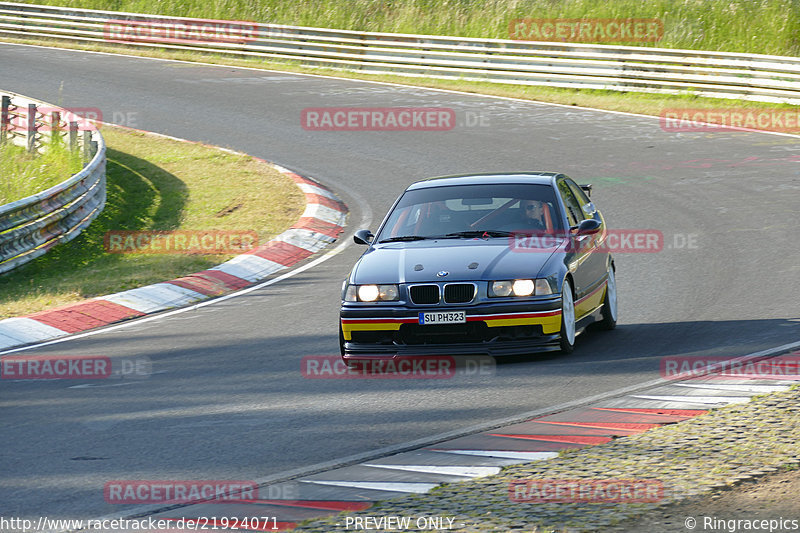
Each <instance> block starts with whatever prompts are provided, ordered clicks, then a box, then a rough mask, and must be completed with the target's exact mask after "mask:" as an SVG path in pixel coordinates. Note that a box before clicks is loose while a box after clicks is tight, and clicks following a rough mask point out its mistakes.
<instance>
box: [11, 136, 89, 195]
mask: <svg viewBox="0 0 800 533" xmlns="http://www.w3.org/2000/svg"><path fill="white" fill-rule="evenodd" d="M80 169H81V156H80V153H78V152H75V153H72V152H70V151H69V149H68V148H67V147H66V146H64V145H63V144H53V145H51V146H48V147H47V148H46V149H45V151H44V152H43V153H41V154H39V155H33V154H30V153H28V151H27V150H26V149H25V148H23V147H21V146H16V145H13V144H11V143H7V144H5V145H3V146H2V147H0V205H3V204H8V203H11V202H14V201H17V200H21V199H22V198H25V197H28V196H31V195H33V194H36V193H39V192H42V191H44V190H46V189H49V188H50V187H52V186H53V185H58V184H59V183H61V182H62V181H64V180H65V179H66V178H67V177H68V176H71V175H72V174H75V173H76V172H78V171H79V170H80Z"/></svg>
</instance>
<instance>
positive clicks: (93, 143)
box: [0, 94, 106, 274]
mask: <svg viewBox="0 0 800 533" xmlns="http://www.w3.org/2000/svg"><path fill="white" fill-rule="evenodd" d="M9 97H10V100H9ZM3 100H4V101H5V103H7V104H8V103H10V106H8V107H9V108H10V109H11V112H12V113H13V112H15V111H16V110H19V111H20V113H23V112H27V113H28V116H30V114H33V115H34V116H36V112H35V108H32V107H30V106H45V107H47V109H49V110H51V112H53V110H55V111H54V113H55V114H56V117H59V116H60V117H68V116H69V115H70V112H69V111H67V110H66V109H60V110H59V108H55V107H53V106H50V105H47V104H44V103H42V102H37V101H34V100H30V99H28V98H24V97H22V96H19V95H9V94H6V95H4V97H3ZM6 107H7V106H4V109H5V108H6ZM28 116H26V117H25V118H26V121H27V122H26V124H31V121H30V120H29V119H28ZM37 120H38V119H34V121H33V127H32V128H31V129H32V130H33V135H32V136H31V135H28V134H27V132H26V134H25V135H13V134H12V133H14V132H12V131H9V129H8V127H7V126H8V122H5V121H4V131H3V133H5V135H4V139H5V140H7V142H15V143H17V144H22V145H23V146H28V148H29V150H37V149H39V142H40V139H39V138H38V135H37V134H36V129H37V128H36V121H37ZM68 120H69V119H68ZM56 122H58V118H56ZM69 130H70V131H69V133H68V135H70V137H71V139H70V143H71V144H73V145H74V144H77V143H78V140H79V139H80V140H81V141H82V144H83V150H84V154H86V155H87V157H86V160H87V161H88V163H86V164H85V165H84V167H83V169H82V170H81V171H80V172H78V173H77V174H75V175H73V176H72V177H70V178H69V179H68V180H66V181H64V182H62V183H60V184H58V185H55V186H53V187H50V188H49V189H47V190H46V191H42V192H40V193H38V194H34V195H33V196H28V197H27V198H23V199H21V200H17V201H15V202H12V203H10V204H6V205H3V206H0V274H2V273H4V272H8V271H9V270H12V269H13V268H16V267H18V266H20V265H22V264H24V263H27V262H28V261H31V260H32V259H35V258H36V257H39V256H40V255H42V254H44V253H45V252H46V251H47V250H49V249H50V248H52V247H53V246H55V245H56V244H59V243H62V242H67V241H69V240H71V239H73V238H75V237H77V236H78V234H79V233H80V232H81V230H83V229H84V228H85V227H86V226H88V225H89V224H90V223H91V221H92V220H94V219H95V218H96V217H97V215H99V214H100V212H101V211H102V210H103V207H104V206H105V202H106V147H105V142H104V141H103V137H102V135H100V132H99V131H97V129H96V128H91V129H84V130H83V131H82V132H81V135H77V133H78V132H77V126H76V125H75V124H73V125H72V127H70V128H69ZM56 134H57V130H54V129H52V128H51V130H50V132H49V135H51V136H52V135H56ZM43 149H44V148H43Z"/></svg>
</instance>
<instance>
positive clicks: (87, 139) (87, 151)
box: [83, 130, 92, 162]
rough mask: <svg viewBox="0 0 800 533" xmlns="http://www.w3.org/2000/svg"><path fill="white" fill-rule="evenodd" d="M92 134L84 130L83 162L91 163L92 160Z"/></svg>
mask: <svg viewBox="0 0 800 533" xmlns="http://www.w3.org/2000/svg"><path fill="white" fill-rule="evenodd" d="M91 151H92V132H91V131H89V130H83V160H84V162H85V161H90V160H91V159H92V154H91Z"/></svg>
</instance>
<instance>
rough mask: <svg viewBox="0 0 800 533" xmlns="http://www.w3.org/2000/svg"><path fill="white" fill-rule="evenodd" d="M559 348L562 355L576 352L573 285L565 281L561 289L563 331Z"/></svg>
mask: <svg viewBox="0 0 800 533" xmlns="http://www.w3.org/2000/svg"><path fill="white" fill-rule="evenodd" d="M559 346H561V353H564V354H570V353H572V352H573V350H575V302H574V301H573V298H572V285H571V284H570V282H569V280H568V279H565V280H564V286H563V287H562V289H561V331H560V339H559Z"/></svg>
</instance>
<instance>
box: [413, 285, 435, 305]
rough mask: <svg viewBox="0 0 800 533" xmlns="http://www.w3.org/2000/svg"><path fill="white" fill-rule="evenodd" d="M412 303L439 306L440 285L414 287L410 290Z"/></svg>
mask: <svg viewBox="0 0 800 533" xmlns="http://www.w3.org/2000/svg"><path fill="white" fill-rule="evenodd" d="M410 292H411V301H412V302H414V303H415V304H438V303H439V286H438V285H414V286H413V287H411V289H410Z"/></svg>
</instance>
